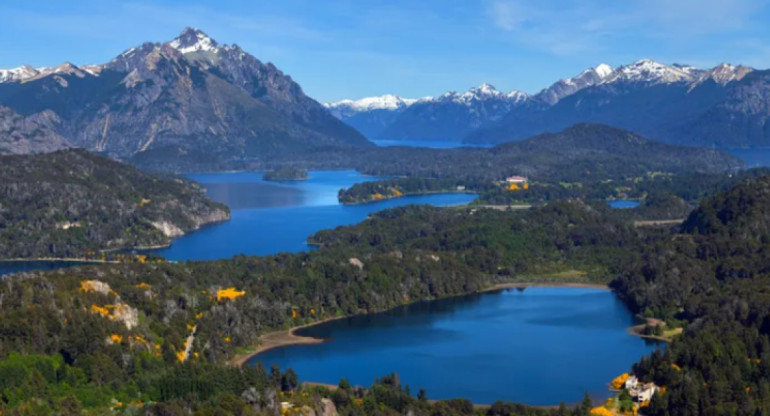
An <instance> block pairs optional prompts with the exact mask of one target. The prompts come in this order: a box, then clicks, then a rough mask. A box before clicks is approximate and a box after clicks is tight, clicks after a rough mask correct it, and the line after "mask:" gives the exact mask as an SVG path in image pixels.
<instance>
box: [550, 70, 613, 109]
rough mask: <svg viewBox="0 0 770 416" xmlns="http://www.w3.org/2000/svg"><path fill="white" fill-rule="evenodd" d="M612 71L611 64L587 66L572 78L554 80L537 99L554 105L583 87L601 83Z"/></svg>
mask: <svg viewBox="0 0 770 416" xmlns="http://www.w3.org/2000/svg"><path fill="white" fill-rule="evenodd" d="M612 73H613V69H612V67H611V66H609V65H607V64H600V65H597V66H596V67H595V68H588V69H586V70H585V71H583V72H581V73H580V74H578V75H575V76H574V77H572V78H565V79H562V80H559V81H557V82H555V83H554V84H553V85H551V86H550V87H548V88H545V89H544V90H542V91H540V92H539V93H538V94H537V95H536V99H537V101H540V102H543V103H545V104H547V105H554V104H556V103H557V102H559V100H561V99H562V98H564V97H567V96H570V95H572V94H574V93H576V92H578V91H580V90H582V89H584V88H587V87H590V86H593V85H596V84H599V83H601V82H602V81H603V80H604V79H606V78H607V77H608V76H610V75H611V74H612Z"/></svg>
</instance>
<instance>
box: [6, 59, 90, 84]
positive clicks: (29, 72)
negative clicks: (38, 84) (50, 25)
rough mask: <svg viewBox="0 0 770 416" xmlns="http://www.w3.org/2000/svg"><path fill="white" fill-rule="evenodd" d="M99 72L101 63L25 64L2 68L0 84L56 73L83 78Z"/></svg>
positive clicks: (29, 79)
mask: <svg viewBox="0 0 770 416" xmlns="http://www.w3.org/2000/svg"><path fill="white" fill-rule="evenodd" d="M99 72H101V66H99V65H87V66H83V67H77V66H75V65H73V64H71V63H69V62H64V63H63V64H61V65H59V66H55V67H38V68H33V67H31V66H29V65H23V66H20V67H18V68H13V69H0V84H2V83H6V82H27V81H31V80H34V79H38V78H41V77H45V76H48V75H55V74H74V75H76V76H78V77H80V78H82V77H84V76H86V74H90V75H97V74H98V73H99Z"/></svg>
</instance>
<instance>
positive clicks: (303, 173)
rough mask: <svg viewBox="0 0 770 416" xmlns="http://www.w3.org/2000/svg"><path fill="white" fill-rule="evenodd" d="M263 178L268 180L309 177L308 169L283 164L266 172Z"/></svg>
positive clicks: (292, 179) (301, 179) (290, 179)
mask: <svg viewBox="0 0 770 416" xmlns="http://www.w3.org/2000/svg"><path fill="white" fill-rule="evenodd" d="M262 178H263V179H264V180H266V181H273V182H280V181H304V180H305V179H307V178H308V174H307V170H305V169H301V168H295V167H291V166H282V167H279V168H276V169H271V170H268V171H267V172H265V174H264V175H263V176H262Z"/></svg>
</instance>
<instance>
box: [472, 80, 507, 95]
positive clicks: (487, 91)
mask: <svg viewBox="0 0 770 416" xmlns="http://www.w3.org/2000/svg"><path fill="white" fill-rule="evenodd" d="M468 92H469V93H472V94H474V95H477V96H499V95H502V93H501V92H500V91H498V90H497V89H496V88H495V86H494V85H492V84H488V83H486V82H485V83H483V84H481V85H479V86H478V87H475V88H471V89H470V90H469V91H468Z"/></svg>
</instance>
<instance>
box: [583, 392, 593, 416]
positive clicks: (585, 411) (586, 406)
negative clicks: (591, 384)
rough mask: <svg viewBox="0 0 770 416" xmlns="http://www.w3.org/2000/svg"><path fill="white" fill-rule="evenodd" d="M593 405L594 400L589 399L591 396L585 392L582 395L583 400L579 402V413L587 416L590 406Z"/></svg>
mask: <svg viewBox="0 0 770 416" xmlns="http://www.w3.org/2000/svg"><path fill="white" fill-rule="evenodd" d="M593 407H594V402H593V400H591V396H589V395H588V392H585V394H584V395H583V401H582V402H580V407H579V409H580V414H581V415H584V416H588V415H589V414H590V413H591V408H593Z"/></svg>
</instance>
